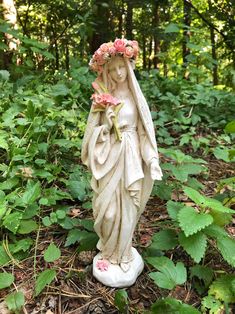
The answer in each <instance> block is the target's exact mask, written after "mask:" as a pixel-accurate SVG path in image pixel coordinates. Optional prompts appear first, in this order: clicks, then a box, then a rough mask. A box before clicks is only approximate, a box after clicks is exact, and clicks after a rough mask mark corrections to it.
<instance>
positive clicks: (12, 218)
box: [3, 212, 22, 234]
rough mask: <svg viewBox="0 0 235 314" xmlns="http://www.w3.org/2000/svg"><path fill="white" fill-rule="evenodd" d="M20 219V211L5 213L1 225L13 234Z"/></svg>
mask: <svg viewBox="0 0 235 314" xmlns="http://www.w3.org/2000/svg"><path fill="white" fill-rule="evenodd" d="M21 219H22V213H20V212H14V213H12V214H9V215H6V216H5V217H4V219H3V226H4V227H6V228H7V229H8V230H10V231H11V232H13V233H14V234H15V233H16V232H17V230H18V228H19V225H20V222H21Z"/></svg>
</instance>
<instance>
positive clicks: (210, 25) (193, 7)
mask: <svg viewBox="0 0 235 314" xmlns="http://www.w3.org/2000/svg"><path fill="white" fill-rule="evenodd" d="M186 2H187V3H188V4H189V5H190V6H191V8H192V9H193V10H194V11H195V12H196V13H197V15H198V16H199V17H200V18H201V19H202V20H203V21H204V22H205V23H206V24H207V25H208V26H209V27H211V28H213V29H214V30H215V31H216V32H217V33H219V34H220V35H221V36H222V37H223V39H224V40H225V44H226V45H227V46H228V48H229V49H234V47H233V45H232V44H231V43H230V41H229V40H228V36H226V35H225V34H224V33H223V32H221V31H220V30H219V29H218V28H217V27H216V26H215V25H214V24H213V23H211V22H210V21H208V20H207V19H206V18H205V17H204V16H203V15H202V14H201V13H200V12H199V11H198V9H197V8H196V7H195V6H194V5H193V4H192V2H191V1H190V0H186Z"/></svg>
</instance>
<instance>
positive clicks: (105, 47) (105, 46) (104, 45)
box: [99, 43, 109, 52]
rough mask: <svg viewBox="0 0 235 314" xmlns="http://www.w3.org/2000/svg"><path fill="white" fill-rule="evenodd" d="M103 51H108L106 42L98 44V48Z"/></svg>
mask: <svg viewBox="0 0 235 314" xmlns="http://www.w3.org/2000/svg"><path fill="white" fill-rule="evenodd" d="M99 49H100V50H101V51H103V52H108V51H109V45H108V44H107V43H104V44H102V45H101V46H100V48H99Z"/></svg>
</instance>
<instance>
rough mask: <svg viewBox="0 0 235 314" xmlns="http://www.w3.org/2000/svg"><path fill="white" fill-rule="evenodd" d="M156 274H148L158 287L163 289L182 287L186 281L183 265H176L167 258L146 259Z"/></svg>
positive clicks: (179, 263)
mask: <svg viewBox="0 0 235 314" xmlns="http://www.w3.org/2000/svg"><path fill="white" fill-rule="evenodd" d="M147 261H148V263H150V264H151V265H152V266H153V267H154V268H156V269H157V270H159V271H158V272H152V273H150V274H149V276H150V278H152V279H153V280H154V282H155V283H156V284H157V285H158V286H159V287H160V288H164V289H169V290H171V289H173V288H174V287H175V286H177V285H182V284H183V283H185V281H186V279H187V272H186V268H185V267H184V264H183V263H181V262H178V263H177V264H176V265H174V263H173V262H172V261H171V260H170V259H169V258H167V257H165V256H161V257H149V258H147Z"/></svg>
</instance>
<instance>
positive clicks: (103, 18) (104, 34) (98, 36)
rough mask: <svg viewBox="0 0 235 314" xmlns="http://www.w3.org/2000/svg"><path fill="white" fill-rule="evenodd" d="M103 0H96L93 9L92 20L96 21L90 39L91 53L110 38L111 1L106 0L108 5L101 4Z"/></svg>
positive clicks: (111, 30)
mask: <svg viewBox="0 0 235 314" xmlns="http://www.w3.org/2000/svg"><path fill="white" fill-rule="evenodd" d="M103 2H104V1H103V0H96V2H95V3H96V5H95V9H94V11H93V20H94V21H95V23H96V26H95V29H94V32H93V34H92V37H91V39H90V52H91V53H92V54H93V53H94V52H95V51H96V50H97V49H98V48H99V46H100V45H101V44H102V43H104V42H108V41H109V40H110V39H111V36H110V35H111V33H112V32H113V29H112V27H111V22H110V6H111V1H110V0H109V1H108V0H107V1H106V3H107V4H108V6H107V7H106V6H105V7H104V6H103Z"/></svg>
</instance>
